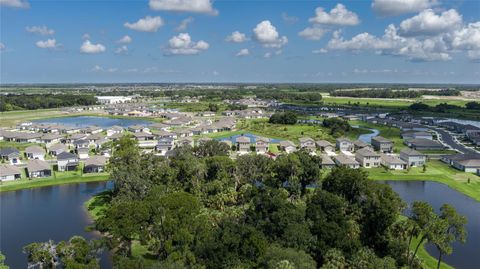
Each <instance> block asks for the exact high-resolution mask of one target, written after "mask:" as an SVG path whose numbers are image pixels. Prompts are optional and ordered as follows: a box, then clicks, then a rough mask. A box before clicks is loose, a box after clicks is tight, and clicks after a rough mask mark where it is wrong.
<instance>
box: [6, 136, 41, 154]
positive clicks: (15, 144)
mask: <svg viewBox="0 0 480 269" xmlns="http://www.w3.org/2000/svg"><path fill="white" fill-rule="evenodd" d="M33 145H37V146H40V147H42V148H44V147H45V146H44V145H43V144H40V143H19V142H12V141H5V140H2V141H0V148H7V147H12V148H16V149H18V150H19V151H25V149H26V148H27V147H30V146H33ZM22 156H23V152H22Z"/></svg>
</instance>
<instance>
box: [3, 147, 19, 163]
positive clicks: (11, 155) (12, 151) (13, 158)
mask: <svg viewBox="0 0 480 269" xmlns="http://www.w3.org/2000/svg"><path fill="white" fill-rule="evenodd" d="M0 158H1V159H2V160H5V161H8V162H9V163H10V164H20V163H21V161H20V151H19V150H18V149H16V148H12V147H7V148H0Z"/></svg>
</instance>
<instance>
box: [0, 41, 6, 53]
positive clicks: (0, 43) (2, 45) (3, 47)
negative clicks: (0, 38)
mask: <svg viewBox="0 0 480 269" xmlns="http://www.w3.org/2000/svg"><path fill="white" fill-rule="evenodd" d="M5 49H7V47H6V46H5V44H3V43H2V42H0V51H4V50H5Z"/></svg>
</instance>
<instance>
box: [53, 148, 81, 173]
mask: <svg viewBox="0 0 480 269" xmlns="http://www.w3.org/2000/svg"><path fill="white" fill-rule="evenodd" d="M77 167H78V156H77V155H75V154H73V153H70V152H62V153H60V154H58V155H57V169H58V171H62V172H63V171H75V170H76V169H77Z"/></svg>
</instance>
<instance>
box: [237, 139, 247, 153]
mask: <svg viewBox="0 0 480 269" xmlns="http://www.w3.org/2000/svg"><path fill="white" fill-rule="evenodd" d="M235 142H236V146H237V150H238V151H240V152H242V153H246V152H250V137H247V136H243V135H242V136H239V137H237V138H236V139H235Z"/></svg>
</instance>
